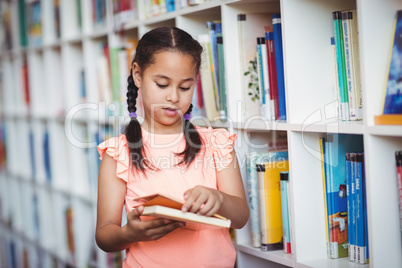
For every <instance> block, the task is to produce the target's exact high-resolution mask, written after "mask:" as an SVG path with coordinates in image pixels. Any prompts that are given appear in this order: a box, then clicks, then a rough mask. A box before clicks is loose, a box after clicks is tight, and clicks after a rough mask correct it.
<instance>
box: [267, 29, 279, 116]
mask: <svg viewBox="0 0 402 268" xmlns="http://www.w3.org/2000/svg"><path fill="white" fill-rule="evenodd" d="M265 45H266V47H267V57H268V77H269V95H270V96H271V100H270V101H271V103H270V104H271V107H274V110H275V114H274V113H272V116H275V120H276V119H279V118H280V113H279V98H278V79H277V75H276V61H275V49H274V33H273V31H272V30H271V29H270V28H269V27H267V28H266V29H265Z"/></svg>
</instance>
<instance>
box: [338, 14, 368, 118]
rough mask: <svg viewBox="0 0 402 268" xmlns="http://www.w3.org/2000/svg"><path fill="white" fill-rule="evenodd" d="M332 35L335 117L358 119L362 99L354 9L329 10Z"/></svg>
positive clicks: (357, 33) (361, 114)
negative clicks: (336, 115)
mask: <svg viewBox="0 0 402 268" xmlns="http://www.w3.org/2000/svg"><path fill="white" fill-rule="evenodd" d="M332 18H333V25H334V36H333V37H331V47H332V51H333V57H334V76H335V77H334V82H335V84H334V89H335V96H336V100H337V104H338V105H337V108H338V118H339V119H340V120H342V121H348V120H362V118H363V99H362V87H361V80H360V62H359V59H360V56H359V41H358V40H359V36H358V35H359V31H358V26H357V12H356V10H345V11H334V12H333V13H332Z"/></svg>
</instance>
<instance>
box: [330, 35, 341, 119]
mask: <svg viewBox="0 0 402 268" xmlns="http://www.w3.org/2000/svg"><path fill="white" fill-rule="evenodd" d="M331 53H332V57H331V59H332V66H333V75H334V76H333V79H334V81H333V85H334V91H333V92H334V100H335V110H334V112H335V115H336V117H337V118H338V119H341V118H340V114H339V111H340V110H341V108H340V101H339V94H340V93H339V79H338V63H337V61H336V46H335V37H333V36H331Z"/></svg>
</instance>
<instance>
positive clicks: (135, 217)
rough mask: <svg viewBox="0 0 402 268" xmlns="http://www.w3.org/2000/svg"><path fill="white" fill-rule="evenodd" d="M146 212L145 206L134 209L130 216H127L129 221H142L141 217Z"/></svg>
mask: <svg viewBox="0 0 402 268" xmlns="http://www.w3.org/2000/svg"><path fill="white" fill-rule="evenodd" d="M143 211H144V207H143V206H139V207H136V208H134V209H132V210H131V211H130V212H129V213H128V214H127V220H140V215H141V214H142V212H143Z"/></svg>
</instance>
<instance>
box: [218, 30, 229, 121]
mask: <svg viewBox="0 0 402 268" xmlns="http://www.w3.org/2000/svg"><path fill="white" fill-rule="evenodd" d="M216 42H217V48H218V64H219V90H220V94H219V96H220V98H219V107H220V117H221V120H223V121H226V120H227V114H228V112H227V105H226V77H225V56H224V51H223V37H222V33H219V34H217V39H216Z"/></svg>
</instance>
